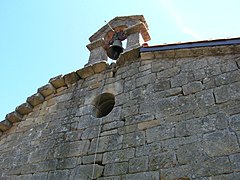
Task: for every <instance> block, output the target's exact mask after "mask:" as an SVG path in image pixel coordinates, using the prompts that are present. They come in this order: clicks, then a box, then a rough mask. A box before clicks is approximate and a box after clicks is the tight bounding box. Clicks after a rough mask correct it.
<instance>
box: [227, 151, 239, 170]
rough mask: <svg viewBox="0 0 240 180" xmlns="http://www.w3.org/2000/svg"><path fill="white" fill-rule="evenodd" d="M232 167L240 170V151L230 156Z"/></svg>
mask: <svg viewBox="0 0 240 180" xmlns="http://www.w3.org/2000/svg"><path fill="white" fill-rule="evenodd" d="M229 158H230V162H231V165H232V168H233V170H234V171H235V172H239V171H240V153H237V154H232V155H230V156H229Z"/></svg>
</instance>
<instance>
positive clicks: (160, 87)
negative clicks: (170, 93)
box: [153, 80, 170, 91]
mask: <svg viewBox="0 0 240 180" xmlns="http://www.w3.org/2000/svg"><path fill="white" fill-rule="evenodd" d="M167 89H170V81H169V80H158V81H157V82H156V83H155V84H154V85H153V90H154V91H164V90H167Z"/></svg>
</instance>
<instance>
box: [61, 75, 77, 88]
mask: <svg viewBox="0 0 240 180" xmlns="http://www.w3.org/2000/svg"><path fill="white" fill-rule="evenodd" d="M63 79H64V81H65V83H66V84H67V86H71V85H72V84H74V83H76V82H77V81H78V80H79V79H80V78H79V76H78V75H77V73H76V72H71V73H68V74H66V75H64V76H63Z"/></svg>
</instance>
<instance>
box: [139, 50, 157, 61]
mask: <svg viewBox="0 0 240 180" xmlns="http://www.w3.org/2000/svg"><path fill="white" fill-rule="evenodd" d="M140 55H141V59H142V60H149V59H154V53H153V52H144V53H140Z"/></svg>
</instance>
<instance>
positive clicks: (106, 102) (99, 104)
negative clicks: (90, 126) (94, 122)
mask: <svg viewBox="0 0 240 180" xmlns="http://www.w3.org/2000/svg"><path fill="white" fill-rule="evenodd" d="M93 105H94V107H95V108H94V110H93V116H94V117H96V118H101V117H104V116H107V115H108V114H109V113H110V112H111V111H112V109H113V107H114V105H115V97H114V95H113V94H110V93H103V94H100V95H99V96H97V97H96V98H95V99H94V102H93Z"/></svg>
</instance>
